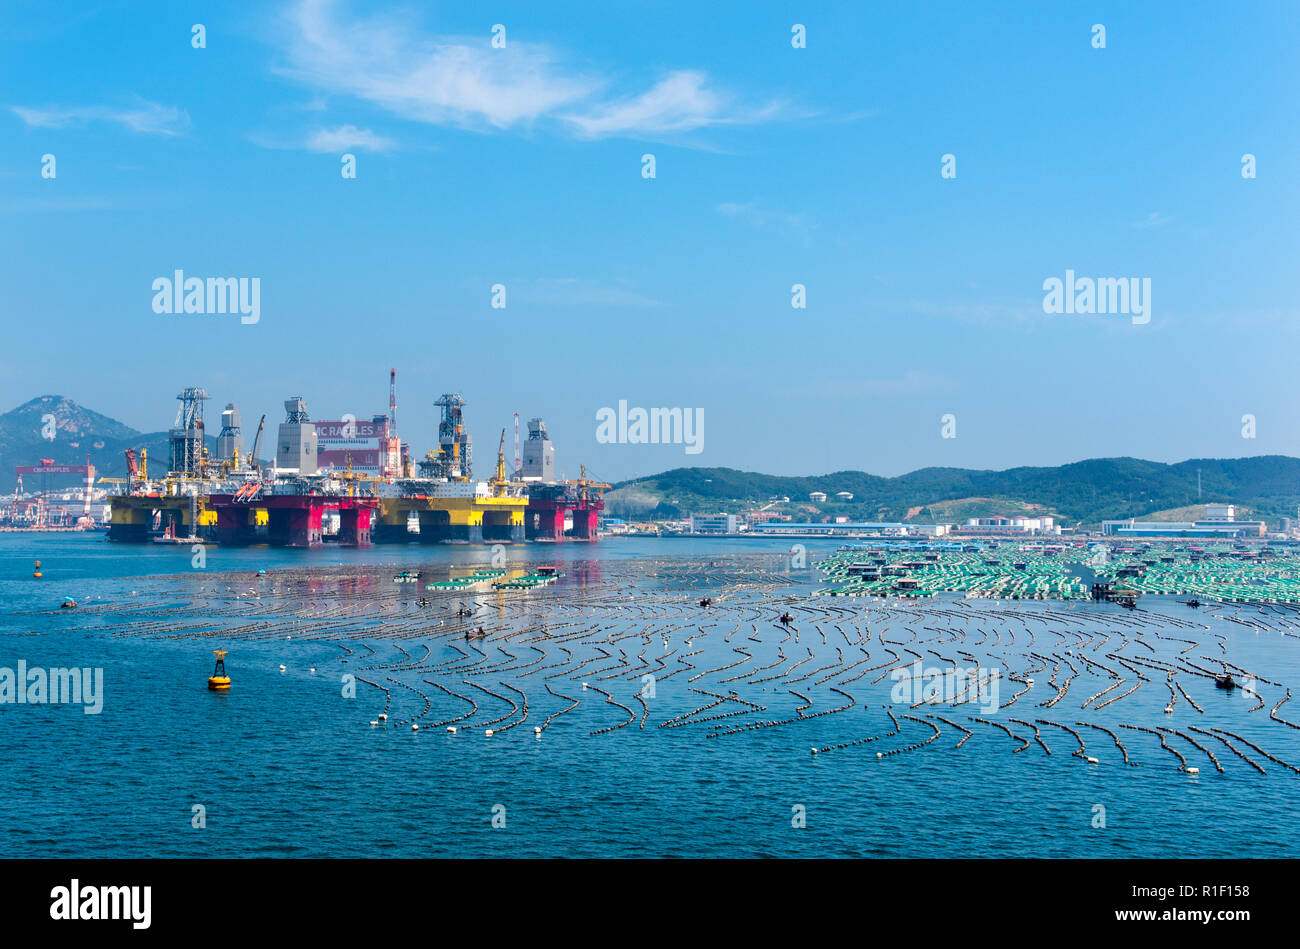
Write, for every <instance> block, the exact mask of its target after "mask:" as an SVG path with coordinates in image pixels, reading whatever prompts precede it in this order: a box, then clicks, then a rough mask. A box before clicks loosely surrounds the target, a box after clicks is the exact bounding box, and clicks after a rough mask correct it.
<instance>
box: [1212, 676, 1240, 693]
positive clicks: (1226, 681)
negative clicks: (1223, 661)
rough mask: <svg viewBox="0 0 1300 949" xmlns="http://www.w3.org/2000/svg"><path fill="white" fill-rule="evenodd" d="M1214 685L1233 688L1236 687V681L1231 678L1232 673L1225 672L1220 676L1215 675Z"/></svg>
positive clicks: (1221, 687)
mask: <svg viewBox="0 0 1300 949" xmlns="http://www.w3.org/2000/svg"><path fill="white" fill-rule="evenodd" d="M1214 685H1215V687H1216V688H1220V689H1235V688H1236V687H1237V683H1236V681H1235V680H1234V679H1233V678H1232V675H1231V674H1230V673H1227V672H1225V673H1224V674H1223V675H1221V676H1215V677H1214Z"/></svg>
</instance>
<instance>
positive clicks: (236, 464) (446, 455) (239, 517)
mask: <svg viewBox="0 0 1300 949" xmlns="http://www.w3.org/2000/svg"><path fill="white" fill-rule="evenodd" d="M209 398H210V397H209V395H208V394H207V393H206V392H205V391H204V390H203V389H202V388H199V387H190V388H187V389H185V390H184V391H183V392H181V393H180V394H179V395H178V396H177V399H178V400H179V401H180V408H179V410H178V411H177V415H176V422H175V423H174V425H173V426H172V429H171V431H170V433H169V438H168V447H169V451H168V458H167V471H166V473H164V474H160V475H158V476H156V477H153V478H151V477H150V476H149V458H148V456H147V454H146V453H145V452H144V451H143V450H141V451H140V452H139V453H138V457H137V452H136V451H135V450H134V449H131V450H128V451H127V453H126V456H127V470H128V475H127V477H126V478H125V479H103V480H102V482H101V483H110V484H114V485H115V486H116V490H114V491H113V492H111V493H110V495H109V499H108V500H109V504H110V508H111V519H110V526H109V533H108V536H109V539H110V540H114V541H128V542H131V541H134V542H148V541H153V542H155V543H195V542H216V543H219V544H226V545H242V544H258V543H267V544H272V545H277V546H286V547H308V548H311V547H320V546H322V545H323V544H324V543H326V542H327V541H328V542H336V543H337V544H338V545H339V546H343V547H369V546H370V545H371V544H372V543H409V542H417V543H421V544H480V543H491V544H498V543H507V544H508V543H521V542H523V541H525V540H535V541H550V542H563V541H564V540H566V539H573V540H579V541H594V540H596V537H597V532H596V524H597V517H598V515H599V512H600V510H601V509H602V508H603V506H604V505H603V501H602V500H601V493H602V492H603V491H604V490H605V489H607V488H609V485H608V484H605V483H603V482H596V481H590V480H588V479H587V477H586V470H585V468H584V469H583V474H582V477H581V478H580V479H579V480H578V481H576V482H566V481H557V480H556V479H555V477H554V451H553V448H551V445H550V441H549V439H548V438H546V429H545V425H544V423H542V422H541V420H540V419H533V420H532V421H531V422H530V423H529V451H526V452H525V454H524V461H523V464H522V467H516V470H515V471H514V472H513V476H511V475H508V474H507V471H506V463H505V430H504V429H502V432H501V441H500V444H499V446H498V449H497V461H496V468H495V470H494V472H493V474H492V476H491V477H490V478H488V479H487V480H479V479H476V478H475V477H474V474H473V453H472V444H471V440H470V435H469V433H468V432H467V430H466V427H465V414H464V410H465V406H466V404H467V403H466V401H465V399H464V398H462V397H461V396H460V395H459V394H456V393H446V394H444V395H443V396H442V397H441V398H439V399H438V400H437V401H436V402H435V403H434V404H435V405H436V406H438V408H439V409H440V412H441V416H440V421H439V424H438V441H437V447H436V448H434V449H432V450H430V451H429V452H427V453H426V454H425V456H424V457H423V458H422V459H420V460H419V461H418V462H416V463H414V464H413V463H412V460H411V457H410V451H409V449H408V447H407V445H406V444H405V443H403V442H401V441H400V440H399V439H398V437H397V432H396V412H397V403H396V373H395V371H394V372H393V373H391V374H390V379H389V414H388V416H387V417H386V418H385V417H384V416H376V417H375V418H374V419H373V420H371V421H370V422H365V423H358V422H356V420H354V419H350V418H346V417H345V420H343V421H339V422H325V423H321V424H322V425H323V426H324V427H325V431H326V432H327V433H328V434H327V435H326V436H325V437H324V443H322V437H321V436H320V435H318V431H317V424H316V423H314V422H313V421H312V419H311V416H310V414H309V413H308V410H307V404H306V402H305V401H304V400H303V399H302V398H301V397H298V396H295V397H293V398H290V399H288V400H286V401H285V403H284V407H285V420H284V421H283V422H282V423H280V425H279V429H278V432H277V437H276V443H275V451H274V461H273V462H270V463H263V462H262V461H261V460H259V457H258V456H259V455H260V453H261V447H262V435H263V430H264V428H265V424H266V416H262V420H261V422H260V424H259V425H258V429H257V434H256V436H255V438H254V441H253V446H252V448H251V449H250V450H249V451H248V452H247V453H241V451H240V448H239V444H240V442H241V425H240V421H241V420H240V414H239V411H238V409H237V408H236V406H235V405H234V404H233V403H231V404H229V405H227V407H226V410H225V411H224V412H223V413H222V427H221V433H220V435H219V436H218V438H217V439H216V442H215V455H210V454H209V451H208V440H207V435H206V432H205V429H204V421H203V403H204V402H205V401H206V400H208V399H209ZM534 442H536V443H537V444H534ZM543 443H544V444H543ZM376 445H377V446H378V447H377V448H376V447H375V446H376ZM543 457H544V458H545V459H548V461H549V463H548V462H547V461H544V460H539V459H542V458H543ZM340 458H342V460H343V464H342V467H341V468H340V467H339V465H338V462H339V460H340ZM325 459H328V461H329V463H328V464H327V465H324V466H322V464H321V462H322V460H325ZM354 461H359V462H361V464H358V465H357V466H356V467H355V468H354Z"/></svg>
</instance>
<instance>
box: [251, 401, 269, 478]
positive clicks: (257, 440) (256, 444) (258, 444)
mask: <svg viewBox="0 0 1300 949" xmlns="http://www.w3.org/2000/svg"><path fill="white" fill-rule="evenodd" d="M265 427H266V415H265V414H263V415H262V421H260V422H258V423H257V435H256V436H255V437H254V438H253V450H252V451H251V452H250V453H249V455H248V467H250V468H252V467H254V466H255V465H257V453H258V452H259V451H260V450H261V448H262V429H264V428H265Z"/></svg>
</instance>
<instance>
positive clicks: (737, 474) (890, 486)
mask: <svg viewBox="0 0 1300 949" xmlns="http://www.w3.org/2000/svg"><path fill="white" fill-rule="evenodd" d="M1198 470H1199V471H1200V476H1201V496H1200V498H1199V499H1198V497H1197V491H1196V478H1197V471H1198ZM614 487H615V490H613V491H611V492H610V493H609V494H608V495H607V509H608V510H610V511H611V513H621V514H625V515H631V516H650V517H654V516H662V517H673V516H684V515H686V514H689V513H705V512H715V511H719V510H727V511H730V512H734V513H738V512H739V511H741V510H749V509H753V508H755V507H761V506H763V505H765V504H768V503H769V502H770V501H771V499H772V498H784V497H788V498H789V499H790V501H789V503H781V502H778V503H776V504H774V505H773V507H772V509H773V510H777V511H780V512H782V513H789V514H791V515H792V516H794V517H795V519H796V520H798V519H803V518H805V517H807V518H808V519H812V520H818V519H820V518H821V517H826V516H836V515H843V516H848V517H850V518H852V519H854V520H859V519H860V520H890V521H901V520H914V521H917V522H921V523H924V522H927V521H930V520H938V521H941V522H950V521H955V520H964V519H965V518H967V517H975V516H979V515H982V514H998V513H1021V512H1026V513H1027V512H1029V511H1039V512H1041V513H1050V514H1055V515H1056V516H1057V517H1058V518H1059V519H1060V520H1061V521H1062V522H1063V523H1065V524H1066V525H1073V524H1074V523H1076V522H1080V523H1084V524H1096V523H1098V522H1100V521H1102V520H1107V519H1111V518H1120V517H1141V516H1143V515H1145V514H1148V513H1150V512H1156V511H1169V510H1171V509H1174V508H1183V507H1188V506H1191V505H1198V504H1204V503H1206V502H1207V501H1208V502H1214V501H1222V502H1227V503H1233V504H1238V505H1241V506H1242V507H1243V508H1246V509H1249V510H1251V511H1253V512H1254V515H1255V516H1256V517H1262V518H1264V519H1266V520H1269V521H1273V522H1275V521H1276V520H1277V518H1279V517H1283V516H1285V517H1292V518H1294V517H1295V516H1296V507H1297V505H1298V504H1300V459H1297V458H1291V457H1287V456H1284V455H1263V456H1259V457H1256V458H1231V459H1214V458H1206V459H1192V460H1189V461H1183V462H1179V463H1178V464H1175V465H1166V464H1161V463H1159V462H1154V461H1143V460H1142V459H1140V458H1094V459H1090V460H1088V461H1079V462H1075V463H1073V464H1068V465H1061V466H1059V467H1055V468H1009V469H1007V470H1005V471H976V470H971V469H965V468H922V469H920V470H918V471H913V472H911V473H909V474H905V475H900V476H899V477H896V478H882V477H880V476H878V475H871V474H867V473H866V472H862V471H837V472H834V473H833V474H828V475H818V476H815V477H784V476H780V475H765V474H756V473H753V472H748V471H737V470H735V469H734V468H676V469H673V470H672V471H665V472H663V473H662V474H657V475H651V476H650V477H647V478H637V479H635V480H632V481H624V482H621V483H619V484H617V485H615V486H614ZM814 491H822V492H825V493H826V494H827V495H828V496H829V500H828V501H826V502H822V503H819V504H812V503H811V502H810V501H809V498H808V496H809V494H810V493H812V492H814ZM839 491H849V492H851V493H852V494H853V500H851V501H838V500H836V499H835V494H836V492H839ZM1239 516H1240V515H1239Z"/></svg>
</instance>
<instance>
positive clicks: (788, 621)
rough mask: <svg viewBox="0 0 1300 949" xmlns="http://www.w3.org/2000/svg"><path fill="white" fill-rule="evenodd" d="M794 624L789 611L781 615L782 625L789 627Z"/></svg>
mask: <svg viewBox="0 0 1300 949" xmlns="http://www.w3.org/2000/svg"><path fill="white" fill-rule="evenodd" d="M793 622H794V617H793V616H791V615H790V613H789V612H788V611H787V612H785V613H782V614H781V624H782V625H784V626H788V625H790V624H791V623H793Z"/></svg>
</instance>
